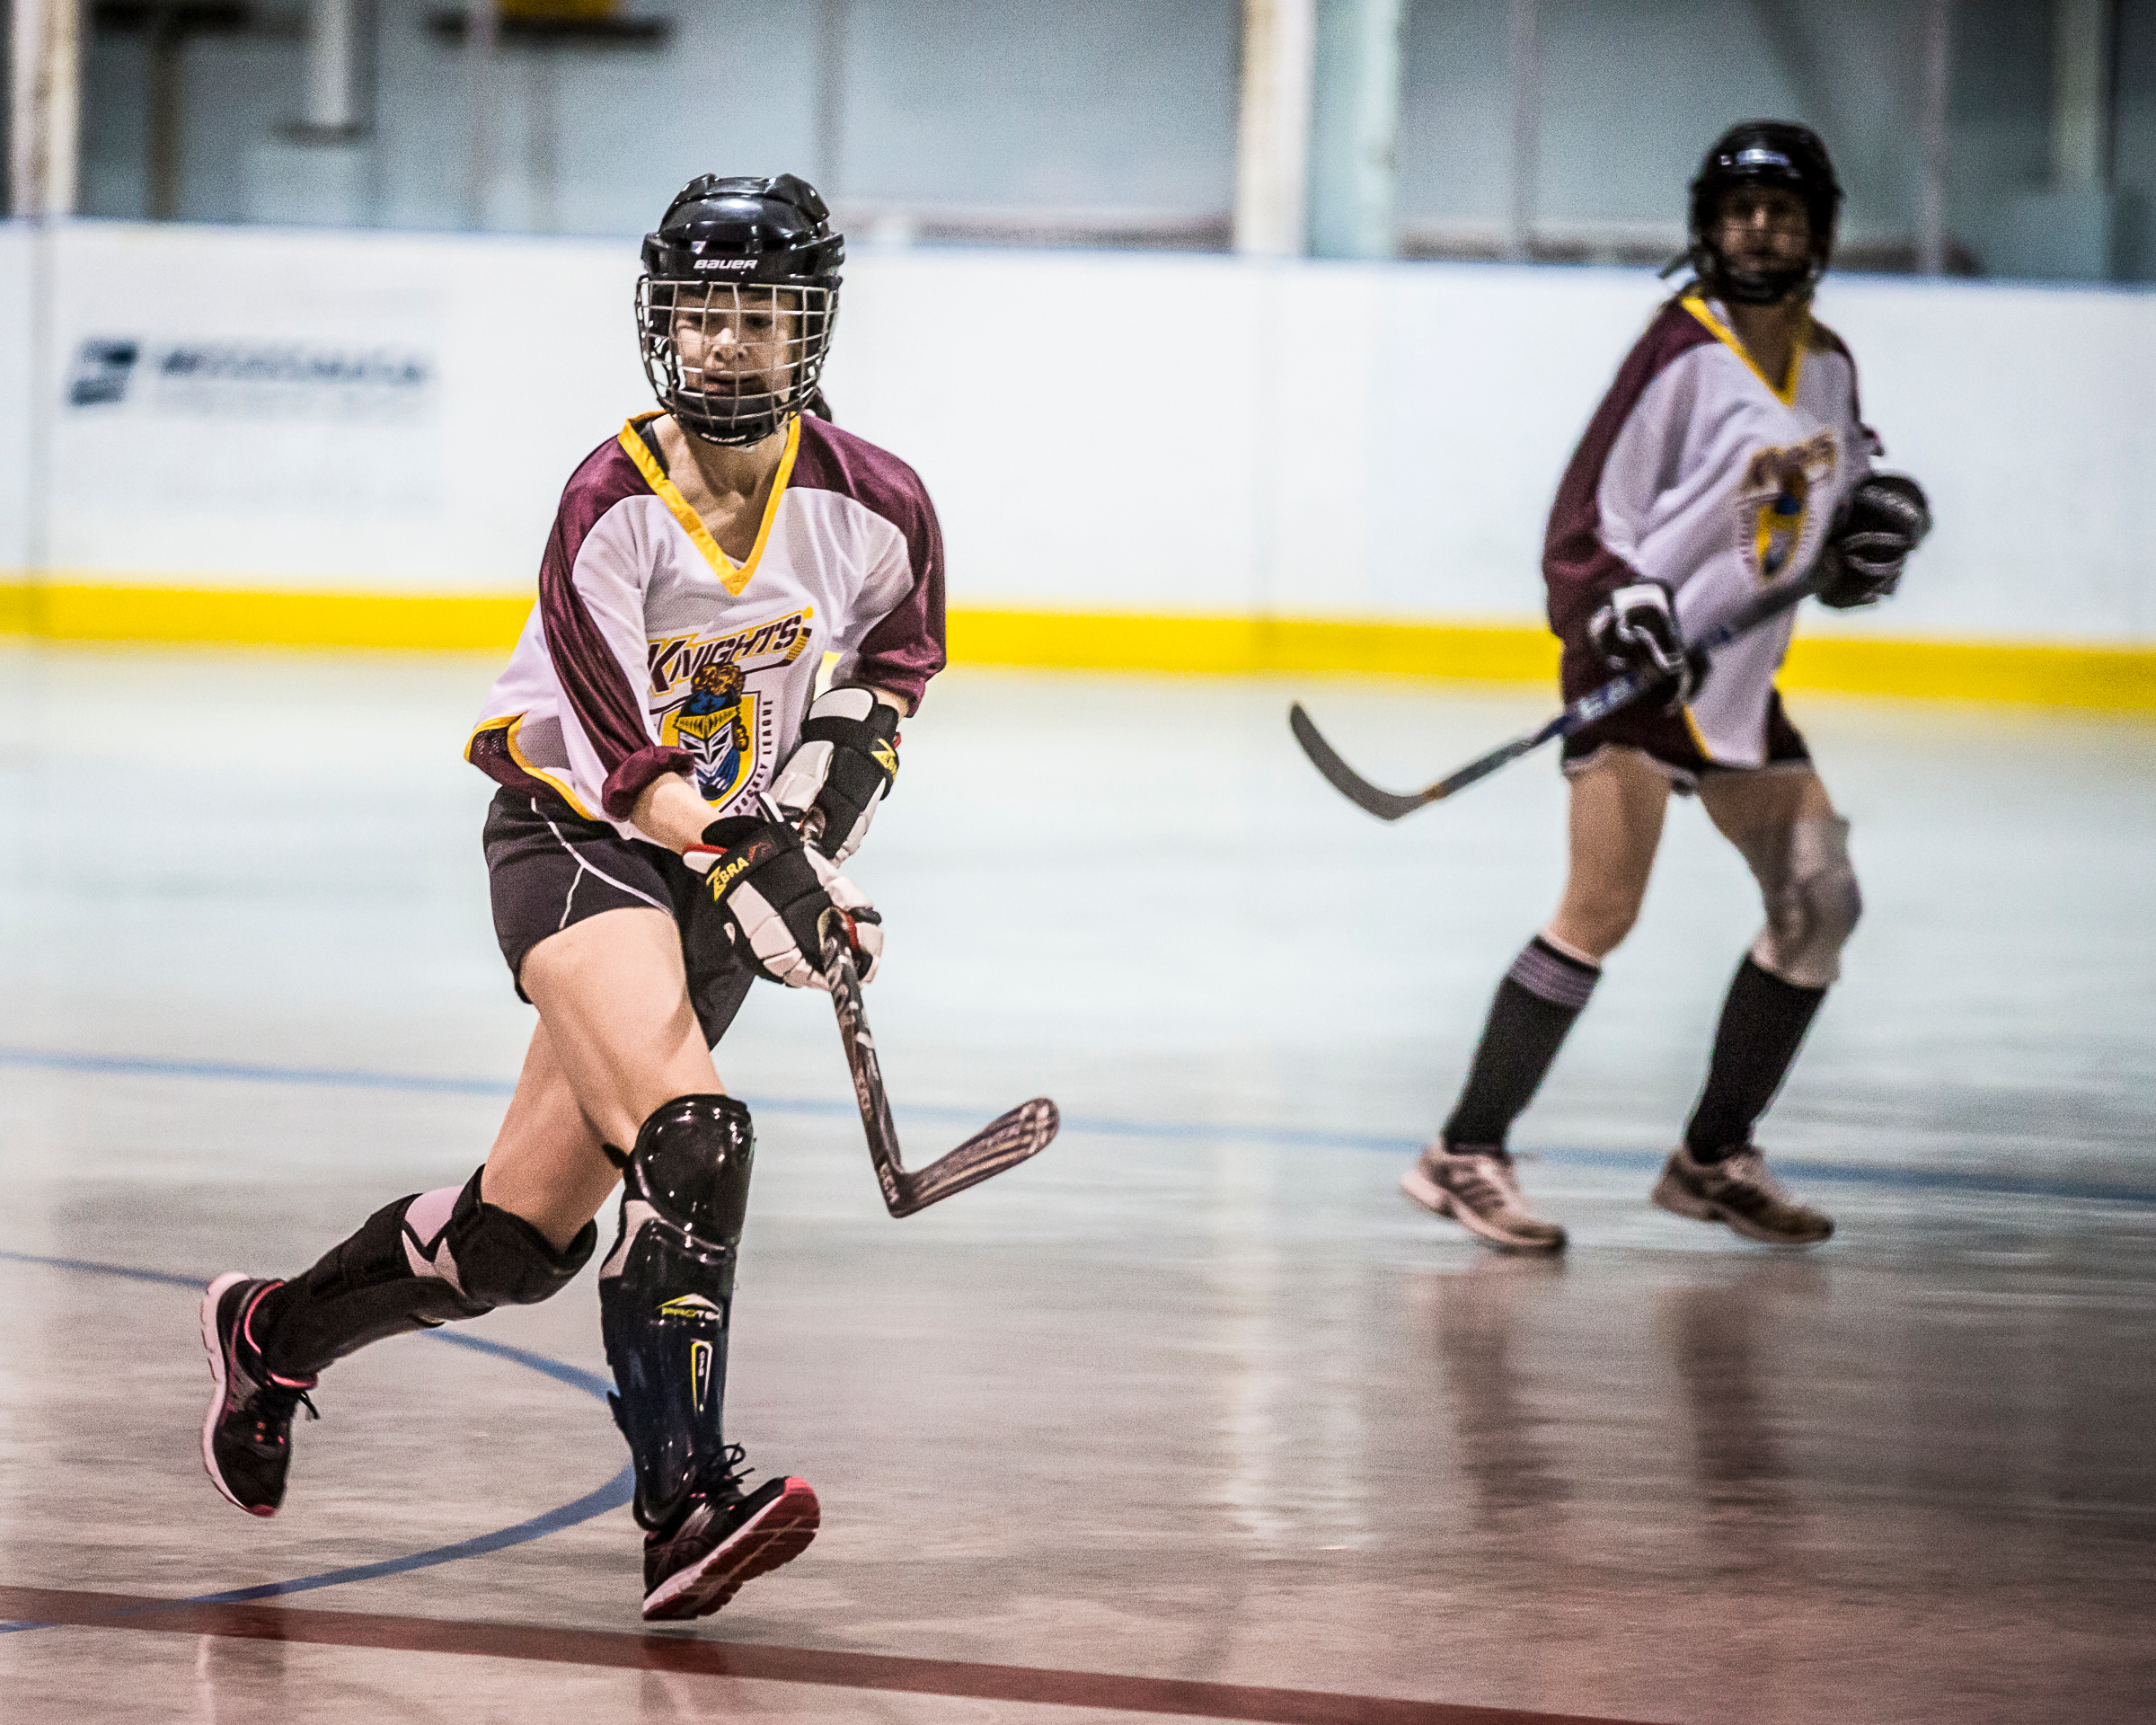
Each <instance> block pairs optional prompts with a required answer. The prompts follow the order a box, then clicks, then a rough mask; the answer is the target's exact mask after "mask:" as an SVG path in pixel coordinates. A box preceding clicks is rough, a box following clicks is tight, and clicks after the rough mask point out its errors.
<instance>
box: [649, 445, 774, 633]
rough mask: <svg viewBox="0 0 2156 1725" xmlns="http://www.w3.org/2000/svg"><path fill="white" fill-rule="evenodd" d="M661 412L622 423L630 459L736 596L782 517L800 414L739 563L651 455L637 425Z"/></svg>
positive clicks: (752, 573)
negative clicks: (744, 556)
mask: <svg viewBox="0 0 2156 1725" xmlns="http://www.w3.org/2000/svg"><path fill="white" fill-rule="evenodd" d="M657 418H658V414H657V413H656V412H652V413H639V414H637V415H635V416H634V417H633V418H632V419H630V420H627V421H625V422H624V423H623V426H622V435H621V446H622V447H623V449H624V450H626V451H627V452H628V456H629V459H630V460H631V461H633V462H634V463H635V464H636V471H637V472H638V473H641V474H642V475H643V476H644V483H645V484H647V485H649V487H650V488H651V491H652V494H653V495H654V496H655V497H657V498H658V500H659V501H660V502H661V503H664V504H665V505H666V506H667V510H668V512H669V513H670V514H672V516H673V517H674V518H675V519H676V521H678V522H680V523H681V530H682V531H683V532H684V533H685V534H687V535H689V541H690V543H691V544H694V546H695V547H696V549H697V550H698V551H700V552H702V553H703V561H704V562H707V563H709V564H710V565H711V573H712V574H714V575H716V576H717V577H718V578H719V582H720V586H722V587H724V588H726V590H727V591H728V592H729V593H731V594H732V595H733V596H734V597H736V598H739V597H741V589H742V588H745V587H747V585H748V583H749V581H750V579H752V578H753V577H754V576H755V572H756V565H757V564H758V563H759V562H762V561H763V560H764V545H765V544H768V543H769V542H770V539H771V524H772V523H773V522H774V521H776V520H777V519H778V518H779V500H780V499H781V498H782V497H783V496H785V495H786V486H787V482H789V481H790V480H791V479H792V477H793V462H794V457H795V456H798V455H799V454H800V448H801V422H800V419H799V418H798V417H797V418H795V419H793V420H789V421H788V422H787V425H786V450H785V453H784V454H783V455H782V456H780V457H779V471H778V472H777V473H774V474H773V476H772V481H771V498H770V500H769V501H767V502H766V503H765V504H764V519H763V520H762V521H761V522H760V523H758V524H757V526H756V543H755V544H754V545H752V546H750V547H749V552H748V561H747V562H745V563H738V564H737V563H736V562H734V560H733V559H732V558H731V557H729V556H728V555H727V554H726V553H724V552H723V551H721V550H720V549H719V542H718V541H717V540H716V539H714V538H712V537H711V529H710V528H709V527H707V526H704V525H703V517H702V516H700V515H698V514H697V513H696V511H695V510H694V509H691V508H690V507H689V500H688V499H687V498H685V497H684V496H683V495H682V494H681V490H680V488H679V487H678V486H676V484H675V483H674V482H673V481H672V480H670V479H668V478H667V470H666V469H665V468H664V467H661V466H660V465H659V464H658V462H656V461H654V460H653V459H652V458H651V451H650V450H649V448H647V447H645V445H644V439H643V437H642V435H641V433H640V432H639V431H638V430H637V427H638V426H640V425H641V424H643V423H644V422H645V421H646V420H656V419H657Z"/></svg>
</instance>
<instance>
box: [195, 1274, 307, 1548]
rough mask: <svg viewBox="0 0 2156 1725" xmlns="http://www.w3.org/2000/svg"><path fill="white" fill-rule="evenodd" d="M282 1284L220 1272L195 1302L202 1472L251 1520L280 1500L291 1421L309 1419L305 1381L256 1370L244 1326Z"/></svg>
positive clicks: (258, 1364) (257, 1359)
mask: <svg viewBox="0 0 2156 1725" xmlns="http://www.w3.org/2000/svg"><path fill="white" fill-rule="evenodd" d="M281 1286H282V1284H281V1283H278V1282H271V1281H259V1280H255V1279H253V1278H249V1277H246V1276H243V1275H241V1274H240V1273H239V1272H238V1271H237V1270H227V1271H226V1272H225V1274H224V1275H222V1276H220V1277H218V1278H217V1279H216V1281H214V1282H212V1283H211V1284H210V1285H209V1287H208V1290H207V1291H206V1292H205V1293H204V1294H203V1296H202V1346H203V1349H205V1351H207V1352H208V1355H209V1376H210V1382H211V1384H214V1385H215V1388H213V1389H212V1391H211V1392H210V1397H209V1415H208V1418H207V1419H206V1420H203V1422H202V1465H203V1467H204V1468H205V1469H207V1470H208V1473H209V1480H210V1483H211V1484H212V1485H214V1486H216V1488H217V1490H218V1491H221V1492H223V1493H224V1494H225V1498H226V1499H228V1500H229V1501H231V1502H233V1503H236V1504H237V1505H239V1507H240V1508H243V1509H244V1510H245V1511H246V1512H247V1513H248V1514H249V1515H251V1516H274V1515H275V1514H276V1513H277V1509H278V1505H279V1504H281V1503H282V1502H284V1500H285V1473H286V1470H287V1468H289V1467H290V1466H291V1464H292V1416H293V1415H294V1414H295V1413H296V1412H297V1411H298V1410H299V1409H301V1408H303V1407H304V1408H305V1409H306V1411H307V1418H308V1419H310V1420H313V1419H315V1418H317V1417H318V1416H317V1415H316V1414H315V1411H314V1402H310V1401H308V1400H307V1392H308V1391H309V1390H311V1389H313V1388H314V1379H313V1378H311V1377H310V1378H306V1379H304V1380H301V1379H292V1378H280V1377H278V1376H275V1375H274V1374H273V1373H271V1372H270V1370H269V1369H268V1367H265V1366H264V1365H263V1364H262V1357H261V1353H260V1352H259V1351H258V1350H257V1349H256V1348H255V1345H254V1342H253V1340H252V1337H251V1336H250V1335H249V1333H248V1320H249V1319H251V1318H252V1316H253V1315H254V1308H255V1306H256V1305H257V1304H258V1303H259V1302H260V1301H261V1297H262V1296H263V1295H265V1294H267V1293H268V1292H269V1291H270V1289H271V1288H273V1287H281Z"/></svg>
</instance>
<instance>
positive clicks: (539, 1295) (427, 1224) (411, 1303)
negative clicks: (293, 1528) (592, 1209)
mask: <svg viewBox="0 0 2156 1725" xmlns="http://www.w3.org/2000/svg"><path fill="white" fill-rule="evenodd" d="M598 1237H599V1233H598V1229H597V1228H596V1226H595V1225H592V1224H591V1223H589V1222H587V1223H586V1224H585V1225H584V1229H583V1232H582V1233H580V1234H578V1235H577V1237H576V1238H575V1239H574V1240H572V1241H570V1243H569V1246H568V1249H567V1250H566V1251H563V1252H556V1251H555V1250H554V1249H553V1247H552V1246H551V1245H549V1244H548V1243H547V1241H546V1236H545V1235H544V1234H541V1233H540V1232H539V1230H538V1229H536V1228H535V1227H534V1226H533V1225H531V1224H530V1223H529V1222H526V1220H525V1219H524V1218H523V1217H522V1216H512V1215H510V1213H509V1212H508V1211H507V1210H505V1209H502V1208H501V1207H499V1206H497V1205H493V1204H489V1203H487V1202H485V1201H484V1200H483V1199H481V1197H480V1195H479V1175H478V1174H477V1173H474V1174H473V1176H472V1178H471V1179H470V1180H468V1181H465V1182H464V1185H462V1186H461V1187H459V1186H445V1187H443V1188H441V1189H440V1190H438V1191H432V1192H420V1193H419V1194H417V1195H415V1196H413V1197H411V1198H400V1199H398V1200H397V1201H396V1202H395V1203H393V1204H385V1205H384V1206H383V1207H381V1208H380V1209H378V1210H376V1212H375V1213H374V1214H373V1215H372V1216H368V1217H367V1220H366V1221H365V1222H364V1223H362V1224H361V1225H360V1227H359V1231H358V1233H357V1234H353V1235H352V1237H351V1238H350V1239H349V1240H347V1241H345V1242H344V1243H342V1244H341V1245H339V1246H337V1247H336V1248H334V1249H333V1250H332V1251H331V1252H330V1253H329V1254H328V1255H327V1256H326V1257H324V1258H323V1259H322V1261H320V1262H318V1263H317V1264H316V1265H315V1266H314V1269H310V1270H308V1271H307V1273H306V1274H305V1275H304V1276H299V1277H296V1278H294V1279H293V1280H291V1281H288V1282H287V1283H285V1284H284V1285H283V1286H281V1287H274V1288H272V1289H270V1292H269V1293H267V1294H265V1295H264V1296H262V1298H261V1304H260V1305H257V1306H256V1308H255V1313H254V1319H253V1323H252V1330H253V1337H252V1339H253V1340H254V1343H255V1345H256V1346H257V1347H258V1348H260V1349H261V1354H262V1360H263V1363H264V1364H265V1365H266V1366H268V1367H270V1370H271V1371H273V1372H275V1373H276V1374H277V1375H278V1376H280V1377H289V1378H311V1377H313V1376H314V1375H315V1374H316V1373H317V1372H319V1371H321V1370H322V1368H323V1367H324V1366H327V1365H328V1364H329V1363H330V1362H331V1360H334V1359H341V1358H343V1357H344V1356H345V1355H347V1354H349V1353H351V1352H353V1351H354V1350H356V1349H360V1348H364V1347H366V1346H367V1343H368V1342H370V1341H380V1340H382V1339H383V1338H384V1337H385V1336H394V1335H401V1334H402V1333H403V1332H404V1331H407V1330H427V1329H432V1328H433V1327H435V1326H436V1325H437V1324H440V1323H447V1322H449V1321H450V1320H451V1319H455V1318H476V1317H479V1316H481V1315H482V1314H485V1313H488V1312H491V1311H492V1310H493V1309H494V1308H495V1307H496V1306H498V1305H532V1304H534V1303H535V1302H536V1301H539V1300H543V1299H545V1298H546V1297H547V1296H549V1295H551V1294H554V1293H557V1292H559V1291H560V1290H561V1288H562V1287H566V1286H567V1285H568V1283H569V1282H570V1279H571V1278H574V1277H575V1275H576V1273H577V1272H578V1271H579V1269H583V1268H584V1266H585V1263H586V1262H587V1261H588V1260H589V1259H590V1257H591V1251H592V1247H593V1246H594V1245H596V1243H598Z"/></svg>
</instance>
